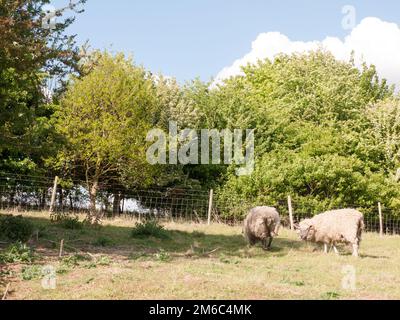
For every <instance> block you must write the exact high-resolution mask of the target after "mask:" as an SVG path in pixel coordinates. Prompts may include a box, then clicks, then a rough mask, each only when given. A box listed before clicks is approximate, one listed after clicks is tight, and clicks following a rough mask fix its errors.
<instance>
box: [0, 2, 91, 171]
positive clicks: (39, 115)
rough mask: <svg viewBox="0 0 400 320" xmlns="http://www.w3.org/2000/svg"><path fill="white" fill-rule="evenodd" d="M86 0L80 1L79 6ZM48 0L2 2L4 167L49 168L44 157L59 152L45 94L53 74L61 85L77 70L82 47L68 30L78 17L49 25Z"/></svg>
mask: <svg viewBox="0 0 400 320" xmlns="http://www.w3.org/2000/svg"><path fill="white" fill-rule="evenodd" d="M85 1H86V0H79V1H77V2H75V3H74V5H78V4H83V3H84V2H85ZM48 3H50V1H49V0H34V1H26V0H1V1H0V157H1V160H2V161H1V163H0V167H1V168H2V169H3V170H7V171H15V172H18V171H19V172H24V171H28V172H29V171H32V170H34V169H36V170H38V169H39V168H40V167H43V160H42V158H43V157H44V156H47V155H48V154H49V153H51V152H53V151H54V148H52V142H53V141H54V139H55V137H54V136H53V133H54V132H53V128H52V126H51V124H50V123H49V121H48V120H49V118H50V115H51V114H52V113H53V108H52V105H51V104H49V101H48V100H47V98H48V97H46V94H45V93H46V89H45V86H46V82H48V81H50V79H53V80H54V81H56V82H58V84H56V87H58V86H59V85H60V83H61V82H62V79H63V78H64V76H65V75H66V74H67V73H69V72H74V71H76V70H77V69H76V67H77V66H76V63H77V60H78V56H79V52H78V49H77V48H76V46H75V42H74V36H67V35H65V33H64V32H65V30H66V28H67V27H68V26H69V25H70V24H71V23H72V22H73V21H74V18H73V17H72V18H67V19H65V20H61V19H58V20H59V21H58V23H57V24H56V25H55V28H54V29H46V28H43V27H42V18H43V17H44V11H43V10H42V9H43V7H44V5H46V4H48ZM58 15H61V12H58ZM47 89H49V88H47ZM50 89H51V88H50ZM47 93H49V92H48V90H47ZM24 163H26V164H29V165H28V166H24V165H23V164H24ZM32 164H33V165H32Z"/></svg>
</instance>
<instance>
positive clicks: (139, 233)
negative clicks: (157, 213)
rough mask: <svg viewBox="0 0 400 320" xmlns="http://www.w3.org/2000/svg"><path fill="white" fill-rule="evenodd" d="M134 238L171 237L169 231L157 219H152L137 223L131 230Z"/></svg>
mask: <svg viewBox="0 0 400 320" xmlns="http://www.w3.org/2000/svg"><path fill="white" fill-rule="evenodd" d="M131 237H132V238H145V237H155V238H159V239H167V238H169V234H168V231H167V230H165V229H164V227H163V226H162V225H160V224H159V223H158V222H157V221H154V220H150V221H146V222H143V223H136V225H135V227H134V228H133V229H132V231H131Z"/></svg>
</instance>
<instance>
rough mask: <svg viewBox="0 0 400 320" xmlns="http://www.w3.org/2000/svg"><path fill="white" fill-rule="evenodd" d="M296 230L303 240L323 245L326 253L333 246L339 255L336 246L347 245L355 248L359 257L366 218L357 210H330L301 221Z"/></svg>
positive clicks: (355, 252)
mask: <svg viewBox="0 0 400 320" xmlns="http://www.w3.org/2000/svg"><path fill="white" fill-rule="evenodd" d="M296 229H298V233H299V235H300V238H301V239H302V240H306V241H312V242H317V243H323V244H324V252H325V253H328V245H331V247H332V246H333V249H334V251H335V253H336V254H338V250H337V248H336V244H337V243H346V244H351V245H352V246H353V256H356V257H358V248H359V245H360V241H361V233H362V230H363V229H364V218H363V214H362V213H361V212H360V211H358V210H355V209H339V210H330V211H326V212H324V213H321V214H318V215H316V216H314V217H313V218H312V219H305V220H303V221H301V222H300V224H299V225H298V226H296Z"/></svg>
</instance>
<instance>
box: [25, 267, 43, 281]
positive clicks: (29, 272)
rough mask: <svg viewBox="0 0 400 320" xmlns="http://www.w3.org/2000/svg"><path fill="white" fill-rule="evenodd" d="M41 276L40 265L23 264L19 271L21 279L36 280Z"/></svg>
mask: <svg viewBox="0 0 400 320" xmlns="http://www.w3.org/2000/svg"><path fill="white" fill-rule="evenodd" d="M42 276H43V272H42V266H38V265H33V266H24V267H23V268H22V271H21V277H22V279H23V280H37V279H40V278H41V277H42Z"/></svg>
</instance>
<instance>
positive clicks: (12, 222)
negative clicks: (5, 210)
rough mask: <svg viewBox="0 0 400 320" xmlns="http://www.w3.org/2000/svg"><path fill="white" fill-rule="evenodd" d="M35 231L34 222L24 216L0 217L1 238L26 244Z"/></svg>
mask: <svg viewBox="0 0 400 320" xmlns="http://www.w3.org/2000/svg"><path fill="white" fill-rule="evenodd" d="M33 229H34V226H33V224H32V222H31V221H29V220H26V219H25V218H23V217H22V216H12V215H7V216H0V237H4V238H6V239H9V240H12V241H21V242H26V241H28V240H29V238H30V237H31V235H32V233H33Z"/></svg>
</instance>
